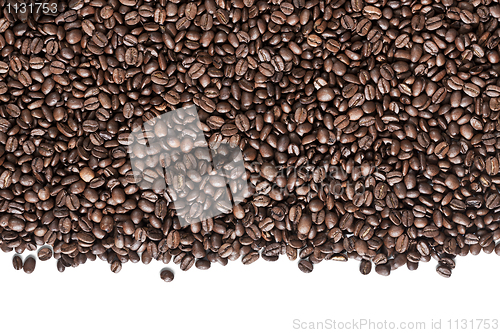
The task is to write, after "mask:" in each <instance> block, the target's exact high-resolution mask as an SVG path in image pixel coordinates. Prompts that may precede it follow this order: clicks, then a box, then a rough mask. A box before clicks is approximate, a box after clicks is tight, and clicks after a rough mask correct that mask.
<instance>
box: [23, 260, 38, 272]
mask: <svg viewBox="0 0 500 333" xmlns="http://www.w3.org/2000/svg"><path fill="white" fill-rule="evenodd" d="M35 266H36V260H35V258H33V257H31V256H29V257H27V258H26V259H25V260H24V264H23V270H24V272H25V273H26V274H31V273H33V272H34V271H35Z"/></svg>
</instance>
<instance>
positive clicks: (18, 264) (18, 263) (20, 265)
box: [12, 255, 23, 271]
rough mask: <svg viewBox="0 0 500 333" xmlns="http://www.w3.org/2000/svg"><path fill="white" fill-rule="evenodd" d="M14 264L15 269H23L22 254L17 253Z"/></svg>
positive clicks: (13, 259)
mask: <svg viewBox="0 0 500 333" xmlns="http://www.w3.org/2000/svg"><path fill="white" fill-rule="evenodd" d="M12 265H13V266H14V269H15V270H16V271H19V270H21V269H23V260H22V259H21V257H20V256H18V255H15V256H14V257H13V258H12Z"/></svg>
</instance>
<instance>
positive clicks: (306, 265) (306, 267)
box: [299, 260, 314, 273]
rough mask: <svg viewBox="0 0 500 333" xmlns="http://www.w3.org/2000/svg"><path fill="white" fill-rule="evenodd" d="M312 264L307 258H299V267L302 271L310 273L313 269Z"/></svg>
mask: <svg viewBox="0 0 500 333" xmlns="http://www.w3.org/2000/svg"><path fill="white" fill-rule="evenodd" d="M313 268H314V267H313V264H312V263H311V262H310V261H308V260H300V261H299V269H300V270H301V271H302V272H303V273H311V272H312V271H313Z"/></svg>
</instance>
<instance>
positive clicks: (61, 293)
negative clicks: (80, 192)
mask: <svg viewBox="0 0 500 333" xmlns="http://www.w3.org/2000/svg"><path fill="white" fill-rule="evenodd" d="M12 255H13V252H11V253H1V254H0V267H1V271H2V275H1V278H0V282H1V287H2V293H1V300H2V301H1V303H0V316H1V319H2V332H9V333H10V332H23V333H24V332H71V333H73V332H96V333H101V332H113V333H115V332H155V333H160V332H169V333H170V332H174V333H177V332H188V333H194V332H203V333H205V332H209V333H210V332H238V333H239V332H259V333H260V332H262V333H267V332H306V331H307V332H313V330H307V329H296V328H294V320H299V321H300V323H303V322H306V324H307V323H308V322H311V321H312V322H314V323H316V322H318V321H323V322H325V321H326V320H327V319H330V320H331V321H333V320H341V321H351V322H352V320H360V319H366V320H372V321H377V322H379V321H380V322H383V321H387V322H390V321H394V322H396V325H399V323H400V322H401V321H413V322H415V321H424V322H426V328H427V329H426V330H425V332H431V331H434V332H451V331H454V332H457V330H449V329H446V327H447V325H448V323H447V321H448V320H449V319H452V320H455V319H460V320H461V319H467V320H471V319H490V321H491V320H492V319H497V320H500V312H499V311H498V304H497V302H498V301H497V300H498V290H499V287H498V284H499V282H498V281H499V276H500V265H499V263H500V258H499V257H498V256H496V255H495V254H494V253H493V254H490V255H487V254H484V253H481V254H480V255H479V256H477V257H474V256H472V255H469V256H467V257H458V258H457V268H456V269H455V270H454V271H453V274H452V277H451V278H449V279H445V278H443V277H441V276H439V275H438V274H437V273H436V272H435V266H436V265H435V261H431V262H429V263H421V265H420V267H419V269H418V270H417V271H413V272H410V271H408V270H407V268H406V266H405V267H401V268H399V269H398V270H396V271H394V272H392V273H391V275H390V276H389V277H383V276H380V275H378V274H377V273H375V271H374V270H372V272H371V273H370V274H369V275H368V276H363V275H361V274H360V273H359V269H358V262H357V261H354V260H350V261H349V262H347V263H341V262H331V261H324V262H322V263H320V264H318V265H315V267H314V271H313V272H312V273H310V274H304V273H302V272H301V271H300V270H299V269H298V268H297V261H294V262H290V261H289V260H288V259H287V258H286V257H280V259H279V260H278V261H277V262H266V261H264V260H263V259H262V258H261V259H259V260H258V261H257V262H255V263H253V264H251V265H249V266H244V265H243V264H242V263H241V262H240V260H238V261H236V262H231V261H230V262H229V264H228V265H227V266H225V267H223V266H221V265H219V264H212V268H210V269H209V270H208V271H201V270H198V269H197V268H196V267H194V266H193V267H192V268H191V269H190V270H189V271H187V272H182V271H180V269H179V268H178V266H177V265H174V264H173V263H171V264H169V265H163V264H162V263H160V262H156V261H153V262H152V263H151V264H149V265H143V264H142V263H137V264H132V263H127V264H124V265H123V268H122V271H121V272H120V273H118V274H113V273H112V272H111V271H110V269H109V265H108V264H107V263H106V262H103V261H101V260H99V259H97V260H96V261H95V262H87V263H86V264H84V265H81V266H79V267H77V268H67V269H66V271H65V272H64V273H59V272H58V271H57V269H56V261H55V260H53V259H51V260H50V261H46V262H41V261H39V260H37V266H36V269H35V272H34V273H33V274H31V275H28V274H26V273H24V272H23V271H22V270H21V271H16V270H14V268H13V267H12ZM23 257H26V255H23ZM164 267H170V268H171V269H173V271H174V272H175V279H174V281H172V282H171V283H166V282H164V281H162V280H161V279H160V277H159V271H160V270H161V269H162V268H164ZM439 319H441V321H442V329H441V330H436V329H434V330H431V328H430V325H431V320H434V321H436V320H439ZM476 323H477V322H475V323H474V324H476ZM468 325H469V328H468V329H466V330H458V331H462V332H477V331H484V332H493V331H496V332H498V331H500V329H497V330H492V329H490V330H475V329H471V327H470V321H469V323H468ZM499 325H500V323H499ZM5 328H7V330H5ZM14 330H15V331H14ZM352 331H356V332H387V330H376V329H375V330H369V329H366V328H365V329H364V330H333V329H324V330H314V332H352ZM396 331H397V332H402V331H405V332H406V331H408V332H411V331H412V330H394V332H396ZM413 331H414V332H415V331H416V330H413Z"/></svg>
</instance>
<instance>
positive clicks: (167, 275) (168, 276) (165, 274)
mask: <svg viewBox="0 0 500 333" xmlns="http://www.w3.org/2000/svg"><path fill="white" fill-rule="evenodd" d="M160 278H161V279H162V280H163V281H165V282H172V281H173V280H174V273H173V272H172V271H171V270H169V269H162V270H161V272H160Z"/></svg>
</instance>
